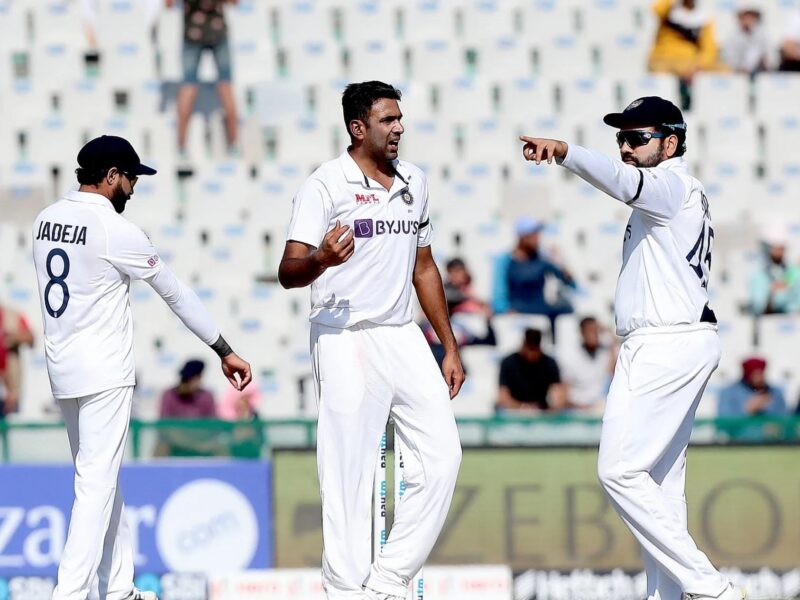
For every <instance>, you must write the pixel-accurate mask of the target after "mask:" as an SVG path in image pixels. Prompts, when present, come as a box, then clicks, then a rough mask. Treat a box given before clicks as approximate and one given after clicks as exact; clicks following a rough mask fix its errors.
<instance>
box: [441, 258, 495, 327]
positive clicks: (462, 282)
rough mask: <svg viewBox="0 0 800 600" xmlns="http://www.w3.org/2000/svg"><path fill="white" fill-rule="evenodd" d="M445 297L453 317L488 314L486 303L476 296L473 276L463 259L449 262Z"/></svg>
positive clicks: (453, 259)
mask: <svg viewBox="0 0 800 600" xmlns="http://www.w3.org/2000/svg"><path fill="white" fill-rule="evenodd" d="M444 296H445V299H446V300H447V308H448V310H449V311H450V314H451V315H453V314H456V313H485V312H486V303H485V302H483V301H481V300H479V299H478V298H477V297H476V296H475V292H474V291H473V290H472V274H471V273H470V272H469V269H467V265H466V263H465V262H464V260H463V259H461V258H452V259H450V260H449V261H447V273H446V275H445V280H444Z"/></svg>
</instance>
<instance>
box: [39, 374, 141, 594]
mask: <svg viewBox="0 0 800 600" xmlns="http://www.w3.org/2000/svg"><path fill="white" fill-rule="evenodd" d="M132 399H133V387H132V386H128V387H121V388H114V389H110V390H106V391H104V392H100V393H97V394H92V395H91V396H84V397H82V398H71V399H68V400H59V401H58V404H59V406H60V407H61V413H62V414H63V415H64V424H65V425H66V427H67V435H68V436H69V445H70V448H71V449H72V460H73V462H74V463H75V502H74V504H73V505H72V516H71V517H70V520H69V532H68V533H67V543H66V546H65V547H64V553H63V555H62V556H61V563H60V564H59V567H58V585H56V588H55V590H54V591H53V600H86V599H87V597H88V596H89V591H90V590H91V588H92V584H93V582H94V579H95V577H97V578H98V591H99V594H100V600H123V599H125V598H128V597H129V596H130V595H131V594H132V593H133V548H132V545H131V535H130V530H129V529H128V524H127V522H126V520H125V518H124V516H123V508H124V507H123V503H122V490H121V489H120V485H119V469H120V464H121V463H122V456H123V454H124V453H125V443H126V441H127V439H128V424H129V421H130V416H131V401H132Z"/></svg>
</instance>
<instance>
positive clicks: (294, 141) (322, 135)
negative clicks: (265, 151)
mask: <svg viewBox="0 0 800 600" xmlns="http://www.w3.org/2000/svg"><path fill="white" fill-rule="evenodd" d="M333 129H334V127H333V126H326V125H323V124H321V123H319V122H317V121H315V120H313V119H309V118H299V119H295V120H292V121H286V122H284V123H281V124H279V125H278V126H277V127H276V128H275V130H276V133H277V157H278V160H280V161H281V162H289V163H291V162H296V163H298V164H302V165H306V168H310V167H313V166H316V165H319V164H320V163H322V162H324V161H326V160H329V159H330V158H332V157H333V156H336V155H338V154H339V152H340V150H341V149H340V148H338V147H336V145H335V144H334V134H333Z"/></svg>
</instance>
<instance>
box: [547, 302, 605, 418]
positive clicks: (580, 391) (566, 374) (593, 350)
mask: <svg viewBox="0 0 800 600" xmlns="http://www.w3.org/2000/svg"><path fill="white" fill-rule="evenodd" d="M580 332H581V340H580V344H579V345H578V346H576V347H574V348H570V349H568V350H567V351H565V352H564V354H563V356H561V357H559V364H560V365H561V371H562V374H563V379H564V385H565V387H566V399H567V408H571V409H575V410H580V411H585V412H591V413H595V414H602V412H603V408H604V406H605V400H606V394H607V392H608V385H609V383H610V382H611V376H612V375H613V374H614V363H615V362H616V359H617V350H616V346H615V344H614V343H613V342H611V341H604V340H603V336H604V334H606V335H607V336H609V337H612V336H611V334H610V332H608V331H604V330H603V329H601V327H600V324H599V323H598V322H597V319H595V318H594V317H586V318H584V319H581V322H580Z"/></svg>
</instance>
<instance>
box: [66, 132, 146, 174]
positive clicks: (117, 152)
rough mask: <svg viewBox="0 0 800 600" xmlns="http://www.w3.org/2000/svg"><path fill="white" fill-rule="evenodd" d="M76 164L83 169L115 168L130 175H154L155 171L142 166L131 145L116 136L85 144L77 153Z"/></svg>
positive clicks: (108, 136)
mask: <svg viewBox="0 0 800 600" xmlns="http://www.w3.org/2000/svg"><path fill="white" fill-rule="evenodd" d="M78 164H79V165H80V166H81V167H83V168H84V169H92V170H93V169H110V168H111V167H116V168H117V169H119V170H120V171H124V172H125V173H129V174H130V175H136V176H138V175H155V174H156V170H155V169H153V168H152V167H148V166H147V165H143V164H142V161H141V160H139V155H138V154H136V150H134V149H133V146H132V145H131V143H130V142H129V141H128V140H126V139H125V138H121V137H117V136H116V135H101V136H100V137H98V138H94V139H93V140H90V141H88V142H87V143H86V145H85V146H84V147H83V148H81V151H80V152H78Z"/></svg>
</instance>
